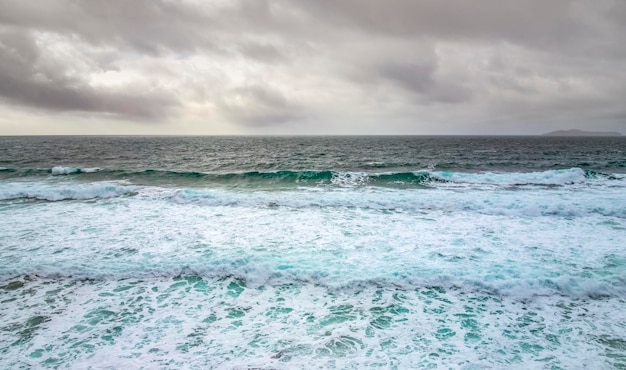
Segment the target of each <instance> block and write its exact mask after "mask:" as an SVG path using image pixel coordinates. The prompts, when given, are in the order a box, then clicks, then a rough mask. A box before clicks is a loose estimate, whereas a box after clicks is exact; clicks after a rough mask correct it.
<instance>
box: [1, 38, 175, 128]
mask: <svg viewBox="0 0 626 370" xmlns="http://www.w3.org/2000/svg"><path fill="white" fill-rule="evenodd" d="M0 60H1V61H2V63H1V64H0V97H2V98H5V99H8V100H10V101H13V102H17V103H21V104H24V105H28V106H32V107H35V108H44V109H51V110H57V111H84V112H96V113H102V114H110V115H119V116H127V117H134V118H136V119H155V118H159V117H162V116H163V115H165V114H166V112H167V110H168V109H169V108H172V107H174V106H175V105H177V102H176V100H175V99H174V98H173V97H171V96H168V95H166V94H163V93H152V92H134V93H132V92H128V91H115V90H104V89H100V90H99V89H95V88H92V87H91V86H89V85H87V84H85V83H84V81H82V80H81V79H80V78H79V77H76V76H71V75H68V74H67V73H66V71H65V70H64V68H63V64H64V62H63V61H54V60H43V58H42V55H41V52H40V50H39V47H38V46H37V45H36V43H35V42H34V40H33V38H32V36H31V35H29V34H28V33H19V32H10V31H0Z"/></svg>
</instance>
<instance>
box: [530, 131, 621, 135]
mask: <svg viewBox="0 0 626 370" xmlns="http://www.w3.org/2000/svg"><path fill="white" fill-rule="evenodd" d="M541 136H622V134H620V133H619V132H613V131H583V130H556V131H552V132H548V133H545V134H543V135H541Z"/></svg>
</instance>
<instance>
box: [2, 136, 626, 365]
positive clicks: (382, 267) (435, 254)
mask: <svg viewBox="0 0 626 370" xmlns="http://www.w3.org/2000/svg"><path fill="white" fill-rule="evenodd" d="M625 303H626V138H624V137H613V138H599V137H596V138H558V137H453V136H442V137H428V136H416V137H410V136H409V137H404V136H403V137H399V136H393V137H376V136H363V137H0V368H6V369H29V368H55V369H56V368H59V369H130V368H133V369H141V368H143V369H157V368H158V369H208V368H215V369H299V368H306V369H327V368H341V369H350V368H352V369H362V368H381V369H407V368H427V369H435V368H436V369H503V368H513V369H515V368H518V369H573V368H594V369H614V368H618V369H619V368H621V369H624V368H626V309H625V307H626V305H625Z"/></svg>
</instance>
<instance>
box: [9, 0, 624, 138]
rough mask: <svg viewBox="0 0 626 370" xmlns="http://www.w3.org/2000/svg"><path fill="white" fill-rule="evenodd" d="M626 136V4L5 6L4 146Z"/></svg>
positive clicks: (79, 0)
mask: <svg viewBox="0 0 626 370" xmlns="http://www.w3.org/2000/svg"><path fill="white" fill-rule="evenodd" d="M567 128H578V129H586V130H603V131H619V132H622V133H625V134H626V1H624V0H593V1H589V0H580V1H577V0H571V1H568V0H549V1H546V0H519V1H516V0H506V1H503V0H465V1H459V0H386V1H369V0H317V1H313V0H284V1H282V0H276V1H273V0H267V1H266V0H247V1H223V0H219V1H201V0H185V1H173V0H84V1H83V0H42V1H24V0H0V135H2V134H4V135H10V134H182V135H184V134H269V135H271V134H540V133H543V132H547V131H551V130H556V129H567Z"/></svg>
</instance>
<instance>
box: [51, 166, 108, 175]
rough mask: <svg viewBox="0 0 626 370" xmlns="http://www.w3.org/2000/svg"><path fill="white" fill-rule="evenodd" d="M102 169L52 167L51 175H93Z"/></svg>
mask: <svg viewBox="0 0 626 370" xmlns="http://www.w3.org/2000/svg"><path fill="white" fill-rule="evenodd" d="M100 170H101V169H100V168H99V167H63V166H56V167H52V169H51V170H50V173H51V174H52V176H59V175H70V174H73V173H92V172H98V171H100Z"/></svg>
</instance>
